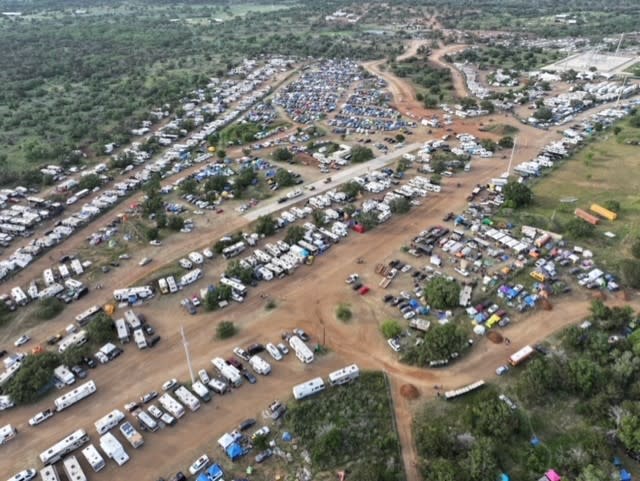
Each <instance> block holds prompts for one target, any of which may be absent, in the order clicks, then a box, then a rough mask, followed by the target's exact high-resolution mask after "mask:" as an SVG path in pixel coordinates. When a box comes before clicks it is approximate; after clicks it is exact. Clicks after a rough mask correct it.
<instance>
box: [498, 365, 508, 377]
mask: <svg viewBox="0 0 640 481" xmlns="http://www.w3.org/2000/svg"><path fill="white" fill-rule="evenodd" d="M507 371H509V366H507V365H506V364H503V365H502V366H498V368H497V369H496V374H497V375H498V376H502V375H503V374H506V373H507Z"/></svg>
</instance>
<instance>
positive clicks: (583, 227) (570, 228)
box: [564, 217, 596, 239]
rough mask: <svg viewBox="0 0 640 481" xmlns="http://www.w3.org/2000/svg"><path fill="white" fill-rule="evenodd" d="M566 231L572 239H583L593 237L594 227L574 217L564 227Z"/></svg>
mask: <svg viewBox="0 0 640 481" xmlns="http://www.w3.org/2000/svg"><path fill="white" fill-rule="evenodd" d="M564 228H565V229H566V231H567V232H568V233H569V234H570V235H571V237H573V238H574V239H584V238H588V237H591V236H593V234H594V232H595V231H596V227H595V226H594V225H592V224H589V223H588V222H586V221H584V220H582V219H579V218H577V217H574V218H573V219H571V220H570V221H569V222H567V223H566V224H565V225H564Z"/></svg>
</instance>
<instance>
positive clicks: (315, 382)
mask: <svg viewBox="0 0 640 481" xmlns="http://www.w3.org/2000/svg"><path fill="white" fill-rule="evenodd" d="M324 388H325V385H324V381H323V380H322V378H321V377H316V378H314V379H311V380H310V381H307V382H303V383H302V384H298V385H297V386H293V397H294V398H295V399H297V400H301V399H304V398H306V397H308V396H311V395H313V394H316V393H318V392H320V391H323V390H324Z"/></svg>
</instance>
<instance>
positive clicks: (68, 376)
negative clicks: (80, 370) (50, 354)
mask: <svg viewBox="0 0 640 481" xmlns="http://www.w3.org/2000/svg"><path fill="white" fill-rule="evenodd" d="M53 375H54V377H55V378H56V379H58V380H59V381H60V382H62V383H64V384H66V385H67V386H70V385H71V384H73V383H74V382H76V377H75V376H74V375H73V373H72V372H71V371H69V368H68V367H67V366H65V365H64V364H62V365H60V366H58V367H56V368H55V369H54V370H53Z"/></svg>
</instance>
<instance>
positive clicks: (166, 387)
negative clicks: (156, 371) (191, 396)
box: [162, 378, 178, 391]
mask: <svg viewBox="0 0 640 481" xmlns="http://www.w3.org/2000/svg"><path fill="white" fill-rule="evenodd" d="M176 387H178V380H177V379H176V378H173V379H169V380H168V381H166V382H165V383H164V384H163V385H162V390H163V391H169V390H170V389H173V388H176Z"/></svg>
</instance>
